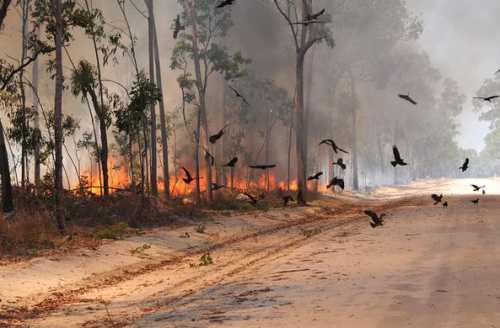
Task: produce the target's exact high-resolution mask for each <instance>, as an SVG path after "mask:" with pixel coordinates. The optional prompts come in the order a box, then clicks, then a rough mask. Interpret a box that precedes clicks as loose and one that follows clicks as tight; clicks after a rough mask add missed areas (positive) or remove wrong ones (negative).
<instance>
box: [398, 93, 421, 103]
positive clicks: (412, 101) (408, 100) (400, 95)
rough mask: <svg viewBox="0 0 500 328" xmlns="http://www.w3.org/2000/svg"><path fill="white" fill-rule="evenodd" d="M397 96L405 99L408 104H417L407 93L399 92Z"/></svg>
mask: <svg viewBox="0 0 500 328" xmlns="http://www.w3.org/2000/svg"><path fill="white" fill-rule="evenodd" d="M398 97H399V98H401V99H403V100H406V101H407V102H409V103H410V104H413V105H417V104H418V103H417V102H416V101H415V100H413V98H412V97H410V94H409V93H408V94H407V95H403V94H399V95H398Z"/></svg>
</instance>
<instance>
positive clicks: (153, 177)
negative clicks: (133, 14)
mask: <svg viewBox="0 0 500 328" xmlns="http://www.w3.org/2000/svg"><path fill="white" fill-rule="evenodd" d="M146 5H147V7H148V54H149V79H150V80H151V82H155V53H154V48H155V46H154V45H155V26H154V19H153V0H146ZM158 60H159V58H158ZM157 70H158V69H157ZM159 74H160V75H161V72H159ZM158 87H159V86H158ZM149 110H150V112H151V158H150V159H151V161H150V164H151V168H150V171H149V174H150V177H149V178H150V184H151V193H152V194H153V195H154V196H156V195H158V181H157V180H158V172H157V167H158V160H157V150H156V148H157V147H156V146H157V142H156V106H155V105H154V104H152V105H151V106H150V109H149Z"/></svg>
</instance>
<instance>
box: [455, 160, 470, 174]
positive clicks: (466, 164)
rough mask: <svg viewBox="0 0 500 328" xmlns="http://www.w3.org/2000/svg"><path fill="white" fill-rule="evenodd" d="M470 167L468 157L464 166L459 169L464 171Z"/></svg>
mask: <svg viewBox="0 0 500 328" xmlns="http://www.w3.org/2000/svg"><path fill="white" fill-rule="evenodd" d="M468 168H469V158H466V159H465V161H464V163H463V164H462V166H460V167H459V168H458V169H459V170H462V172H465V171H467V169H468Z"/></svg>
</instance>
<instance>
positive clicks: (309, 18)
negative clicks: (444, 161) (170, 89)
mask: <svg viewBox="0 0 500 328" xmlns="http://www.w3.org/2000/svg"><path fill="white" fill-rule="evenodd" d="M235 1H236V0H220V1H219V3H218V4H217V5H216V6H215V8H216V9H222V8H224V7H227V6H231V5H233V4H234V2H235ZM325 12H326V11H325V9H322V10H320V11H319V12H317V13H310V14H308V15H306V17H305V20H304V21H298V22H294V24H303V25H308V24H313V23H324V22H322V21H319V20H318V19H319V18H320V17H321V16H322V15H324V14H325ZM185 29H186V27H185V26H184V25H182V24H181V18H180V15H177V17H176V19H175V21H174V32H173V37H174V39H177V37H178V36H179V33H180V32H181V31H183V30H185ZM498 73H500V69H499V70H498V71H497V72H496V73H495V74H498ZM229 88H230V89H231V90H232V91H233V93H234V95H235V97H237V98H239V99H241V101H242V102H243V103H245V104H246V105H249V103H248V101H247V100H246V98H245V97H244V95H243V94H242V93H240V92H239V91H238V90H237V89H235V88H234V87H232V86H229ZM398 97H399V98H401V99H402V100H404V101H406V102H408V103H410V104H412V105H414V106H417V105H418V102H417V101H416V100H415V99H414V98H412V97H411V96H410V93H407V94H398ZM498 98H500V96H499V95H492V96H485V97H474V99H478V100H481V101H484V102H488V103H492V102H493V101H494V100H495V99H498ZM227 126H228V125H226V126H224V127H223V128H222V129H220V130H219V132H217V133H216V134H214V135H211V136H210V137H209V142H210V143H211V144H216V143H217V142H218V141H219V140H220V139H221V138H222V137H223V136H224V133H225V132H224V131H225V129H226V128H227ZM319 145H320V146H321V145H327V146H330V147H331V149H332V150H333V152H334V153H335V154H339V153H344V154H349V152H348V151H346V150H344V149H342V148H340V147H339V146H337V144H336V143H335V141H334V140H333V139H324V140H322V141H321V142H320V143H319ZM392 152H393V155H394V160H392V161H391V162H390V163H391V165H392V166H393V167H394V168H396V167H397V166H407V165H408V163H407V162H405V160H404V159H403V158H402V157H401V154H400V152H399V149H398V147H397V146H396V145H394V146H393V147H392ZM205 158H206V159H207V162H208V163H209V164H210V166H215V157H214V156H213V155H212V154H210V152H209V151H208V150H205ZM237 163H238V157H236V156H235V157H233V158H232V159H231V160H229V161H228V162H227V163H225V164H223V165H222V167H224V168H230V169H234V168H235V166H236V164H237ZM332 165H333V166H338V167H340V169H342V171H344V170H346V168H347V165H346V164H345V163H344V159H343V158H340V157H339V158H337V160H336V162H334V163H332ZM276 166H277V165H276V164H259V165H249V166H248V167H249V168H250V169H254V170H264V171H266V170H270V169H273V168H275V167H276ZM468 168H469V159H468V158H466V159H465V161H464V163H463V164H462V166H460V167H459V170H461V171H462V172H465V171H467V169H468ZM182 170H183V171H184V173H185V177H184V178H183V179H182V180H183V181H184V183H186V184H188V185H189V184H191V183H192V182H193V181H194V180H195V178H194V177H193V176H192V175H191V173H190V172H189V171H188V170H187V169H186V168H185V167H182ZM322 176H323V172H317V173H315V174H314V175H311V176H309V177H308V178H307V181H319V179H320V178H321V177H322ZM210 185H211V187H212V188H211V189H212V190H220V189H223V188H225V187H226V186H224V185H219V184H217V183H213V182H210ZM335 187H338V188H340V189H341V190H344V188H345V182H344V179H342V178H339V177H336V176H334V177H333V178H332V179H331V180H330V182H329V183H328V185H327V189H330V188H333V189H335ZM472 187H473V189H474V191H476V192H477V191H482V193H483V195H484V194H485V193H486V191H485V187H486V186H477V185H474V184H473V185H472ZM243 194H244V195H245V196H246V197H247V198H248V200H249V202H250V203H251V204H252V205H257V203H258V201H259V200H261V199H264V198H265V194H261V195H259V196H258V197H256V196H254V195H251V194H249V193H247V192H245V193H243ZM443 197H444V196H443V195H442V194H441V195H437V194H432V195H431V198H432V200H433V202H434V205H437V204H442V206H443V207H444V208H447V207H448V202H447V201H443ZM293 201H294V198H293V197H292V196H291V195H286V196H284V197H283V204H284V206H287V205H288V204H289V203H290V202H293ZM471 202H472V203H473V204H475V205H478V204H479V198H477V199H474V200H471ZM364 213H365V214H366V215H367V216H368V217H369V218H370V221H369V222H370V225H371V227H373V228H376V227H379V226H383V224H384V217H385V216H386V214H385V213H382V214H380V215H379V214H377V213H375V212H374V211H372V210H366V211H364Z"/></svg>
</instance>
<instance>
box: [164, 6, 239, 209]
mask: <svg viewBox="0 0 500 328" xmlns="http://www.w3.org/2000/svg"><path fill="white" fill-rule="evenodd" d="M179 3H180V4H181V5H182V8H183V11H182V15H181V22H180V23H181V24H182V25H183V26H185V30H184V31H183V32H182V33H180V34H179V37H178V41H177V44H176V45H175V48H174V50H173V53H172V59H171V65H170V66H171V68H172V69H181V70H183V73H182V74H181V76H180V77H179V79H178V81H179V85H180V87H181V88H184V89H185V87H186V86H189V87H191V90H190V94H191V95H193V96H194V99H193V104H194V105H195V107H196V109H197V123H196V130H195V162H196V186H197V188H196V191H197V192H196V193H197V196H196V198H197V202H198V203H200V201H201V196H200V165H199V164H200V160H199V158H200V156H199V153H200V148H201V147H200V146H201V134H202V129H203V132H204V136H205V138H204V144H205V145H204V146H205V148H206V149H207V150H209V148H210V143H209V140H208V139H209V135H210V130H209V126H208V111H207V104H206V95H207V90H208V87H209V84H210V77H211V75H212V74H213V73H215V72H217V73H219V74H221V75H222V76H223V77H224V79H226V80H227V81H232V80H235V79H237V78H240V77H242V76H244V75H245V73H246V72H245V66H246V64H248V63H249V61H248V60H247V59H245V58H244V57H243V56H242V54H241V53H240V52H235V53H230V52H229V50H228V49H227V48H226V47H225V46H222V45H221V43H220V42H221V39H222V38H224V37H225V36H226V34H227V32H228V31H229V29H230V28H231V26H232V24H233V22H232V19H231V12H230V10H231V9H230V6H226V7H225V8H216V5H217V4H216V3H214V2H213V1H211V0H186V1H183V0H179ZM173 28H175V26H174V27H173ZM186 64H188V65H189V64H191V65H192V66H191V65H189V66H190V68H189V69H186V66H185V65H186ZM191 71H194V77H193V76H192V74H191ZM195 90H196V91H195ZM194 91H195V92H194ZM205 172H206V186H207V193H208V200H209V202H210V201H212V197H213V195H212V184H211V182H212V169H211V165H210V159H209V158H207V157H206V156H205Z"/></svg>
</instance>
